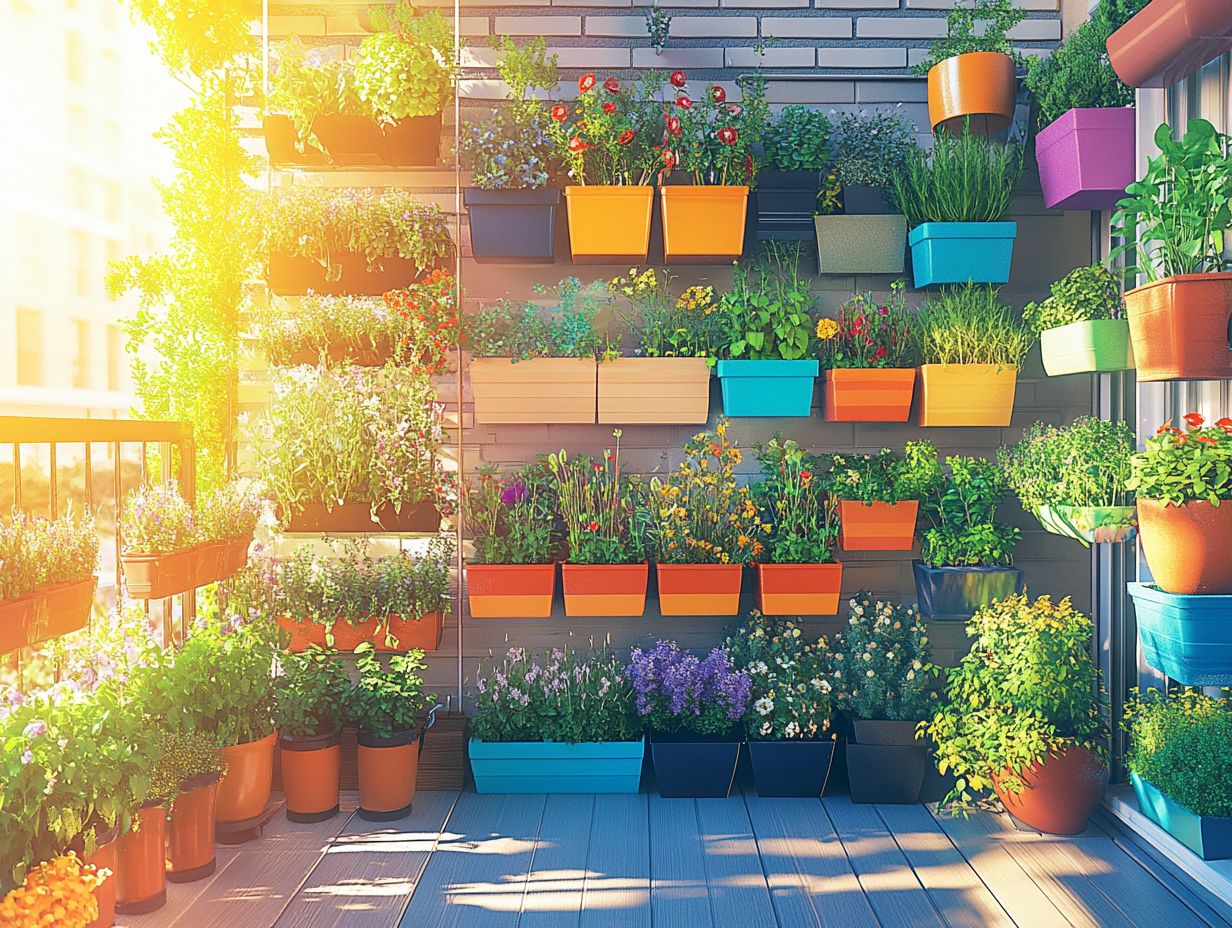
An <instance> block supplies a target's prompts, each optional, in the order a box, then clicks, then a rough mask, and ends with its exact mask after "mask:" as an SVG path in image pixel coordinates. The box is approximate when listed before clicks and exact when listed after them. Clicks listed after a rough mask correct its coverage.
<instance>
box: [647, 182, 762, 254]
mask: <svg viewBox="0 0 1232 928" xmlns="http://www.w3.org/2000/svg"><path fill="white" fill-rule="evenodd" d="M659 205H660V209H661V211H662V213H663V262H664V263H665V264H730V263H731V262H732V261H735V260H736V259H737V258H739V257H740V256H741V255H742V254H744V220H745V215H746V214H747V212H748V208H749V188H748V187H744V186H732V187H727V186H717V185H710V184H698V185H695V186H685V185H676V184H668V185H666V186H664V187H660V188H659Z"/></svg>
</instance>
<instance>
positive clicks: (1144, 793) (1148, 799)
mask: <svg viewBox="0 0 1232 928" xmlns="http://www.w3.org/2000/svg"><path fill="white" fill-rule="evenodd" d="M1129 779H1130V782H1131V783H1133V785H1134V795H1136V796H1137V797H1138V808H1139V809H1140V810H1141V811H1142V814H1143V815H1145V816H1146V817H1147V818H1149V819H1150V820H1151V821H1152V822H1154V823H1155V824H1156V825H1158V826H1159V827H1160V828H1162V829H1163V830H1164V831H1166V832H1167V833H1168V834H1170V835H1172V837H1174V838H1176V840H1178V841H1180V842H1181V844H1183V845H1185V846H1186V847H1187V848H1189V849H1190V850H1191V851H1193V852H1194V853H1195V854H1197V855H1198V856H1199V857H1201V858H1202V859H1203V860H1227V859H1229V858H1232V816H1222V817H1216V816H1213V815H1198V814H1197V813H1196V812H1191V811H1189V809H1187V808H1185V806H1183V805H1181V804H1180V803H1179V802H1177V801H1176V800H1174V799H1172V798H1170V797H1169V796H1166V795H1164V794H1163V793H1162V792H1161V791H1160V790H1159V789H1158V788H1157V787H1156V786H1155V784H1153V783H1151V782H1149V781H1148V780H1144V779H1142V777H1140V776H1138V774H1136V773H1134V772H1132V771H1131V772H1130V774H1129Z"/></svg>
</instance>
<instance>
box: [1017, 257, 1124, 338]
mask: <svg viewBox="0 0 1232 928" xmlns="http://www.w3.org/2000/svg"><path fill="white" fill-rule="evenodd" d="M1049 289H1050V291H1051V293H1050V295H1049V296H1048V298H1047V299H1045V300H1044V301H1043V302H1042V303H1034V302H1032V303H1028V304H1027V305H1026V306H1024V307H1023V308H1022V318H1023V321H1024V322H1025V323H1026V324H1027V326H1028V328H1030V329H1032V330H1034V331H1035V332H1044V331H1047V330H1048V329H1056V328H1060V327H1061V326H1063V325H1069V324H1071V323H1074V322H1086V321H1087V320H1091V319H1120V318H1122V317H1123V315H1124V301H1123V300H1122V299H1121V286H1120V284H1119V283H1118V281H1117V278H1116V275H1115V274H1113V273H1112V271H1110V270H1108V269H1107V268H1106V267H1104V266H1103V265H1100V264H1092V265H1091V266H1090V267H1080V268H1076V269H1075V270H1072V271H1070V272H1069V273H1068V274H1066V275H1065V276H1064V277H1062V278H1061V279H1060V280H1058V281H1056V282H1054V283H1053V284H1052V285H1051V287H1050V288H1049Z"/></svg>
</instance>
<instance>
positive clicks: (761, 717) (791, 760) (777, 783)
mask: <svg viewBox="0 0 1232 928" xmlns="http://www.w3.org/2000/svg"><path fill="white" fill-rule="evenodd" d="M724 647H725V648H726V650H727V653H728V655H729V656H730V659H731V662H732V664H733V665H734V666H735V667H736V668H738V669H739V670H741V671H742V672H744V673H745V674H746V675H747V676H748V678H749V680H750V683H751V686H750V692H749V708H748V710H747V711H746V712H745V717H744V727H745V733H746V736H747V738H748V741H747V745H748V752H749V760H750V761H751V763H752V766H753V782H754V783H755V784H756V787H757V795H759V796H800V797H813V798H816V797H818V796H820V795H821V794H822V793H823V792H825V788H826V781H827V780H828V779H829V777H830V765H831V764H832V763H833V761H834V750H835V747H836V746H837V736H836V735H835V734H834V732H833V731H832V730H831V727H830V723H831V719H832V716H833V706H832V703H831V698H830V687H831V684H830V679H829V677H830V669H829V652H828V650H827V647H826V640H825V639H824V638H821V639H819V640H818V641H815V642H811V643H810V642H809V641H808V640H807V639H806V638H805V637H804V633H803V631H802V630H801V629H800V627H799V626H798V625H796V624H795V623H793V622H780V621H775V620H772V619H766V618H764V617H763V616H761V615H760V614H758V613H756V612H754V613H753V614H752V615H751V616H750V618H749V620H748V621H747V622H745V624H744V625H742V626H741V627H740V628H739V629H737V630H736V632H735V633H734V634H731V635H729V636H728V637H727V642H726V643H725V645H724Z"/></svg>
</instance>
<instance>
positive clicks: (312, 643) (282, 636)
mask: <svg viewBox="0 0 1232 928" xmlns="http://www.w3.org/2000/svg"><path fill="white" fill-rule="evenodd" d="M277 622H278V633H279V634H278V637H279V644H280V645H281V646H282V648H283V650H286V651H290V652H291V653H292V654H302V653H303V652H304V651H307V650H308V649H309V648H314V647H315V648H323V647H325V626H324V625H321V624H320V623H318V622H313V621H312V620H311V619H305V620H304V621H302V622H301V621H299V620H298V619H294V618H292V617H291V616H286V615H280V616H278V619H277Z"/></svg>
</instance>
